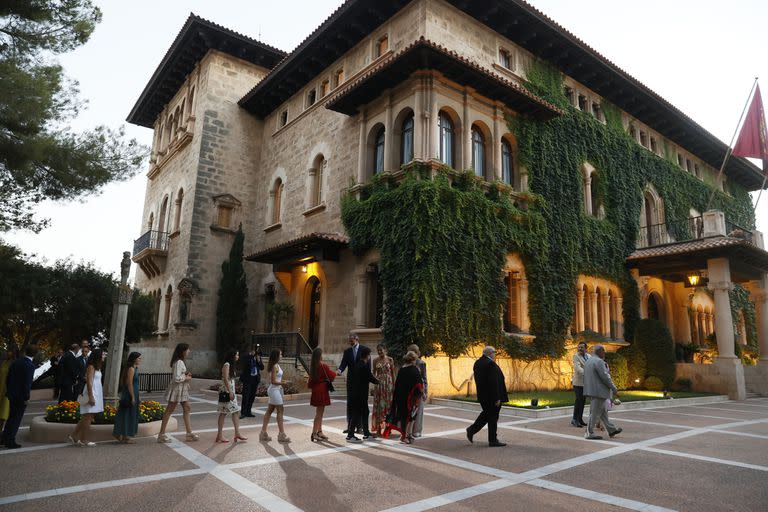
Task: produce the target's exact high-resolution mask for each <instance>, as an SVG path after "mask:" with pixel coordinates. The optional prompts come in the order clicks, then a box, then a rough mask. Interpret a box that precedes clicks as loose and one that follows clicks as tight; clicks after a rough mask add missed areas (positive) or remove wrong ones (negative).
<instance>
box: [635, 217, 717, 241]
mask: <svg viewBox="0 0 768 512" xmlns="http://www.w3.org/2000/svg"><path fill="white" fill-rule="evenodd" d="M703 230H704V220H703V219H702V217H701V216H698V217H688V218H687V219H684V220H682V221H673V222H670V223H661V224H650V225H648V226H642V227H641V228H640V232H639V233H638V234H637V247H638V248H642V247H654V246H657V245H665V244H671V243H675V242H685V241H688V240H694V239H697V238H701V235H702V232H703Z"/></svg>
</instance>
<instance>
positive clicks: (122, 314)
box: [104, 251, 133, 401]
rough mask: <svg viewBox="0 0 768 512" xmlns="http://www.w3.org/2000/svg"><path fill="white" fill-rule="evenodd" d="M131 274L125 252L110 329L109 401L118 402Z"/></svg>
mask: <svg viewBox="0 0 768 512" xmlns="http://www.w3.org/2000/svg"><path fill="white" fill-rule="evenodd" d="M130 272H131V253H130V252H128V251H125V252H123V260H122V261H121V262H120V284H119V285H117V288H116V289H115V291H114V293H113V295H112V303H113V304H114V305H113V306H112V325H111V327H110V329H109V356H108V357H107V368H106V376H107V378H106V381H105V383H106V389H105V390H104V396H105V398H107V399H112V400H115V401H116V400H118V394H117V390H118V388H119V387H120V367H121V365H122V362H123V344H124V341H125V326H126V322H127V320H128V306H130V304H131V299H132V298H133V290H132V289H131V286H130V285H129V284H128V275H129V274H130Z"/></svg>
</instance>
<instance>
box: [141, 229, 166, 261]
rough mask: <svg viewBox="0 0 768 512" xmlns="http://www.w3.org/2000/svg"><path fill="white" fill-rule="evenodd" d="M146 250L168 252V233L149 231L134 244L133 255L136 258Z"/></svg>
mask: <svg viewBox="0 0 768 512" xmlns="http://www.w3.org/2000/svg"><path fill="white" fill-rule="evenodd" d="M145 249H156V250H159V251H167V250H168V233H166V232H164V231H153V230H150V231H147V232H146V233H144V234H143V235H141V236H140V237H139V238H137V239H136V240H134V242H133V255H134V256H136V255H137V254H139V253H140V252H141V251H143V250H145Z"/></svg>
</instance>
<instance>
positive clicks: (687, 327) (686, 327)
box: [678, 303, 693, 343]
mask: <svg viewBox="0 0 768 512" xmlns="http://www.w3.org/2000/svg"><path fill="white" fill-rule="evenodd" d="M680 309H681V310H682V313H681V314H680V318H685V322H678V323H681V324H682V325H681V326H680V327H681V333H680V334H681V339H683V340H688V343H693V333H691V317H690V313H689V312H688V304H687V303H686V304H683V305H682V306H680Z"/></svg>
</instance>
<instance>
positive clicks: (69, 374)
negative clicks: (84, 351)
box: [59, 343, 80, 403]
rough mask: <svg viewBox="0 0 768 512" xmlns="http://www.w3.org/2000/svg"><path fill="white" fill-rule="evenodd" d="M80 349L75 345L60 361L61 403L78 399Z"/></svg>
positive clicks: (70, 347) (71, 346)
mask: <svg viewBox="0 0 768 512" xmlns="http://www.w3.org/2000/svg"><path fill="white" fill-rule="evenodd" d="M79 349H80V346H79V345H78V344H77V343H73V344H72V345H70V346H69V350H67V352H66V353H65V354H64V355H63V356H61V361H59V388H60V389H59V403H61V402H65V401H67V402H71V401H74V400H76V399H77V396H76V395H75V385H76V384H77V380H78V376H79V375H80V363H79V361H78V360H77V351H78V350H79Z"/></svg>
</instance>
